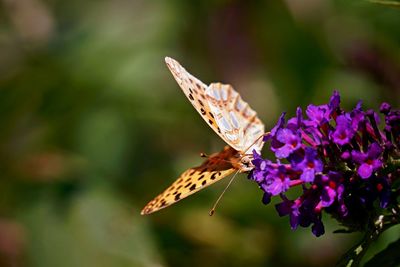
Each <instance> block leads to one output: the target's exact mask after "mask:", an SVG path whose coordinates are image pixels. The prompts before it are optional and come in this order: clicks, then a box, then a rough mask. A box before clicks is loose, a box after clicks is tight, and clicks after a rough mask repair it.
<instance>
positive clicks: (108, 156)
mask: <svg viewBox="0 0 400 267" xmlns="http://www.w3.org/2000/svg"><path fill="white" fill-rule="evenodd" d="M399 25H400V10H399V9H395V8H390V7H387V6H382V5H378V4H372V3H370V2H367V1H361V0H360V1H348V0H337V1H318V0H304V1H300V0H286V1H282V0H281V1H278V0H277V1H244V0H243V1H229V0H215V1H211V0H209V1H184V0H173V1H145V0H132V1H129V0H114V1H105V0H98V1H78V0H70V1H60V0H2V1H0V125H1V130H0V266H45V267H47V266H62V267H63V266H66V267H67V266H89V267H90V266H192V267H197V266H293V265H294V264H295V265H296V266H329V265H332V264H333V263H334V262H336V260H337V259H338V258H339V256H340V255H341V254H342V253H343V252H344V251H346V250H347V249H348V248H350V247H351V246H352V245H353V244H354V242H355V241H356V240H358V239H359V238H360V236H359V235H344V234H332V231H334V230H336V229H338V228H340V226H338V225H336V224H335V222H334V221H331V220H329V218H327V217H326V216H325V217H326V218H324V220H325V222H326V232H327V233H326V234H325V235H324V236H322V237H320V238H315V237H314V236H313V235H312V234H311V231H310V229H298V230H297V231H295V232H293V231H291V230H290V226H289V223H288V218H286V217H285V218H279V217H278V215H277V214H276V211H275V208H274V206H273V204H271V205H268V206H264V205H263V204H262V203H261V201H260V199H261V196H262V192H261V191H260V190H259V189H258V188H257V185H256V184H255V183H253V182H251V181H249V180H247V179H246V176H245V175H241V177H240V179H237V180H236V181H235V182H234V184H233V186H231V188H230V189H229V191H228V192H227V194H226V195H225V197H224V199H223V200H222V202H221V205H220V207H219V209H218V210H217V213H216V215H214V216H213V217H209V216H208V211H209V209H210V208H211V206H212V205H213V203H214V201H215V200H216V198H217V197H218V195H219V194H220V193H221V191H222V190H223V188H224V187H225V185H226V184H227V179H225V180H226V181H221V182H220V183H218V184H217V185H215V186H212V187H210V188H208V189H206V190H203V191H201V192H199V193H197V194H196V195H195V196H192V197H190V198H188V199H186V200H184V201H182V202H180V203H179V204H177V205H174V206H171V207H170V208H168V209H166V210H162V211H161V212H159V213H156V214H153V215H150V216H141V215H139V212H140V210H141V208H142V207H143V206H144V205H145V204H146V203H147V202H148V201H149V200H151V199H152V198H153V197H154V196H156V195H157V194H158V193H159V192H161V191H162V190H163V189H164V188H165V187H167V186H168V185H169V184H170V183H172V181H173V180H174V179H175V178H176V177H177V176H178V175H179V174H180V173H181V172H183V171H184V170H185V169H187V168H188V167H191V166H195V165H197V164H200V163H201V162H202V159H201V158H200V157H199V153H200V152H205V153H212V152H216V151H219V150H220V149H221V148H222V146H223V145H224V144H223V142H222V141H221V140H220V139H219V137H218V136H217V135H216V134H214V133H213V131H212V130H211V129H209V128H208V126H207V125H206V123H204V121H203V120H202V119H201V118H200V116H199V115H198V114H197V112H196V111H195V110H194V109H193V107H192V106H191V105H190V104H189V102H188V101H187V100H186V98H185V97H184V95H183V93H182V92H181V90H180V89H179V87H178V85H177V84H176V82H175V81H174V79H173V77H172V75H171V74H170V73H169V71H168V69H167V67H166V66H165V63H164V57H165V56H170V57H173V58H175V59H177V60H178V61H179V62H180V63H181V64H182V65H183V66H184V67H185V68H187V69H188V70H189V71H190V72H191V73H192V74H194V75H195V76H197V77H199V78H200V79H201V80H203V81H204V82H205V83H209V82H213V81H221V82H225V83H230V84H232V85H233V86H234V87H235V88H236V89H237V90H238V91H239V92H240V93H241V94H242V96H243V98H244V99H245V100H246V101H248V102H249V103H250V104H251V106H252V107H253V108H254V109H255V110H256V111H257V112H258V114H259V116H260V118H261V119H262V120H263V121H264V123H265V124H266V125H267V129H270V128H271V127H272V126H273V124H274V123H275V122H276V120H277V118H278V116H279V114H280V113H281V112H282V111H288V113H289V114H294V111H295V109H296V107H297V106H302V107H305V106H306V105H307V104H309V103H315V104H321V103H325V102H327V101H328V99H329V96H330V94H331V93H332V91H333V89H338V90H340V93H341V95H342V104H343V106H344V107H345V108H346V109H350V108H351V107H352V106H353V105H354V104H355V103H356V101H357V100H358V99H360V98H362V99H363V100H364V104H365V107H368V108H377V107H378V106H379V103H380V102H381V101H389V102H390V103H392V104H393V105H394V106H397V107H398V106H399V103H400V63H399V62H400V53H399V52H400V46H399V44H400V27H399ZM398 236H399V230H398V229H395V230H393V231H392V232H390V233H389V234H386V235H384V236H383V237H382V238H381V239H380V240H379V242H378V243H377V244H376V245H375V247H374V249H373V250H372V251H374V250H377V249H379V248H382V247H384V246H386V244H387V242H388V241H390V240H391V239H396V238H398Z"/></svg>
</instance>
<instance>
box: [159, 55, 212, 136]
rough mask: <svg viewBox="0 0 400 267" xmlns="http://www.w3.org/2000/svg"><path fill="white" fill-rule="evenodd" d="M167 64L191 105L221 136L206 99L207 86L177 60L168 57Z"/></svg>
mask: <svg viewBox="0 0 400 267" xmlns="http://www.w3.org/2000/svg"><path fill="white" fill-rule="evenodd" d="M165 62H166V63H167V66H168V68H169V70H170V71H171V73H172V75H173V76H174V78H175V80H176V81H177V83H178V84H179V86H180V87H181V89H182V91H183V92H184V93H185V95H186V97H187V98H188V99H189V101H190V103H192V105H193V106H194V108H195V109H196V110H197V111H198V112H199V113H200V115H201V117H202V118H203V119H204V120H205V121H206V122H207V124H208V125H210V127H211V128H212V129H213V130H214V131H215V132H216V133H218V134H219V132H220V129H219V127H218V125H217V123H216V122H215V119H214V115H213V114H212V113H211V112H210V107H209V105H208V103H207V99H206V89H207V85H205V84H204V83H203V82H201V81H200V80H199V79H197V78H196V77H194V76H193V75H191V74H190V73H189V72H187V71H186V70H185V69H184V68H183V67H182V66H181V65H180V64H179V63H178V62H177V61H176V60H174V59H172V58H170V57H166V58H165Z"/></svg>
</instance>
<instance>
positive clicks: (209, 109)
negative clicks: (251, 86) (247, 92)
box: [141, 57, 264, 215]
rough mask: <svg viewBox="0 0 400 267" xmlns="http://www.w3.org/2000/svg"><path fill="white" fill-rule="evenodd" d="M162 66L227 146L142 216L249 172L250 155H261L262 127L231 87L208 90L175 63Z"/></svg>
mask: <svg viewBox="0 0 400 267" xmlns="http://www.w3.org/2000/svg"><path fill="white" fill-rule="evenodd" d="M165 62H166V64H167V66H168V68H169V70H170V71H171V73H172V75H173V76H174V78H175V80H176V81H177V83H178V84H179V86H180V87H181V88H182V90H183V92H184V93H185V95H186V97H187V98H188V99H189V101H190V103H192V105H193V106H194V108H195V109H196V110H197V111H198V112H199V113H200V115H201V117H202V118H203V119H204V120H205V121H206V122H207V124H208V125H209V126H210V127H211V129H213V130H214V131H215V132H216V133H217V134H218V135H219V136H220V137H221V138H222V140H224V141H225V142H226V143H227V144H228V146H225V147H224V148H223V150H222V151H220V152H218V153H215V154H212V155H210V156H208V157H207V160H206V161H205V162H203V164H201V165H200V166H198V167H194V168H190V169H188V170H187V171H185V172H184V173H182V174H181V176H180V177H179V178H178V179H177V180H176V181H175V182H174V183H173V184H172V185H171V186H169V187H168V188H167V189H166V190H165V191H164V192H163V193H161V194H159V195H158V196H157V197H156V198H154V199H153V200H152V201H150V202H149V203H148V204H147V205H146V206H145V207H144V208H143V210H142V212H141V214H142V215H144V214H150V213H153V212H156V211H158V210H160V209H163V208H166V207H168V206H170V205H172V204H174V203H176V202H178V201H180V200H181V199H183V198H186V197H188V196H190V195H192V194H194V193H196V192H198V191H199V190H201V189H203V188H205V187H207V186H209V185H211V184H213V183H215V182H217V181H219V180H221V179H222V178H224V177H226V176H228V175H230V174H232V173H233V172H235V171H237V172H248V171H250V170H252V169H253V166H252V164H251V159H252V151H253V150H255V151H257V152H258V153H260V151H261V149H262V146H263V144H264V143H263V141H262V138H261V137H262V136H263V135H264V124H263V123H262V122H261V120H260V119H259V118H258V117H257V113H256V112H255V111H254V110H252V109H251V108H250V106H249V104H247V103H246V102H245V101H243V99H242V98H241V97H240V95H239V93H238V92H236V91H235V90H234V89H233V87H232V86H231V85H229V84H221V83H211V84H210V85H209V86H207V85H205V84H204V83H203V82H201V81H200V80H199V79H197V78H196V77H194V76H193V75H191V74H190V73H189V72H187V71H186V70H185V69H184V68H183V67H182V66H181V65H180V64H179V63H178V62H177V61H176V60H174V59H172V58H169V57H166V58H165Z"/></svg>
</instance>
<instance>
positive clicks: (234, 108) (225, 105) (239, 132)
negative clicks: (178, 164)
mask: <svg viewBox="0 0 400 267" xmlns="http://www.w3.org/2000/svg"><path fill="white" fill-rule="evenodd" d="M206 98H207V102H208V105H209V106H210V109H211V111H212V113H213V114H214V117H215V120H216V123H217V124H218V126H219V128H220V136H221V138H222V139H224V140H225V142H227V143H228V145H230V146H232V147H233V148H235V149H236V150H237V151H240V152H242V154H248V153H251V152H252V150H253V149H255V150H256V151H257V152H260V151H261V148H262V145H263V142H262V139H261V138H260V136H261V135H263V134H264V124H263V123H262V122H261V120H260V119H259V118H258V117H257V113H256V112H255V111H254V110H253V109H251V108H250V106H249V104H247V103H246V102H245V101H243V99H242V98H241V97H240V95H239V93H238V92H236V91H235V90H234V89H233V87H232V86H231V85H228V84H221V83H212V84H210V86H209V87H208V88H207V90H206Z"/></svg>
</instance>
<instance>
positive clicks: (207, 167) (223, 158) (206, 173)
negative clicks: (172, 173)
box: [141, 146, 238, 214]
mask: <svg viewBox="0 0 400 267" xmlns="http://www.w3.org/2000/svg"><path fill="white" fill-rule="evenodd" d="M237 160H238V152H237V151H236V150H235V149H233V148H231V147H229V146H226V147H225V148H224V149H223V150H222V151H221V152H219V153H216V154H214V155H211V156H210V157H209V158H208V159H207V160H206V161H205V162H204V163H203V164H202V165H201V166H199V167H194V168H191V169H188V170H187V171H185V172H184V173H183V174H182V175H181V176H180V177H179V178H178V179H177V180H176V181H175V182H174V183H173V184H172V185H171V186H169V187H168V188H167V189H166V190H165V191H164V192H163V193H161V194H160V195H158V196H157V197H156V198H154V199H153V200H152V201H150V202H149V203H148V204H147V205H146V206H145V207H144V208H143V210H142V212H141V214H150V213H153V212H155V211H158V210H160V209H163V208H166V207H168V206H170V205H172V204H174V203H176V202H178V201H179V200H181V199H183V198H186V197H188V196H190V195H192V194H194V193H196V192H197V191H199V190H201V189H203V188H205V187H207V186H209V185H211V184H213V183H215V182H217V181H219V180H221V179H222V178H224V177H226V176H228V175H230V174H231V173H233V172H234V171H235V170H236V169H237V167H235V166H234V165H232V163H233V162H236V161H237Z"/></svg>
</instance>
